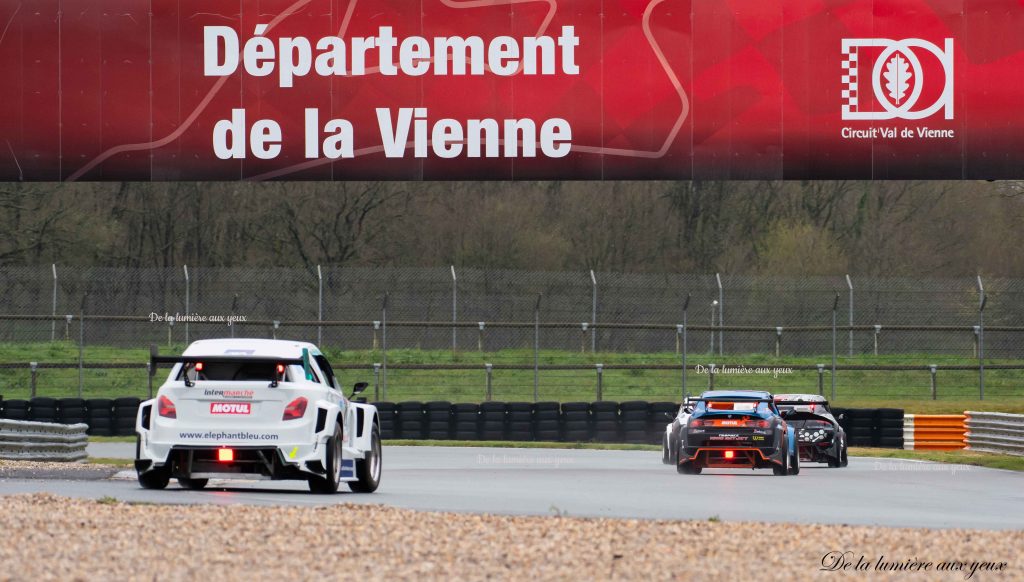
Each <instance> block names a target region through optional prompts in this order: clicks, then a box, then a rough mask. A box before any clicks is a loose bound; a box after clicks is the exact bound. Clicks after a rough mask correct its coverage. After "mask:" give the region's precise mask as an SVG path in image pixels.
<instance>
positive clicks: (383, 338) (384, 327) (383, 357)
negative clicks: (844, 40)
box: [380, 291, 389, 399]
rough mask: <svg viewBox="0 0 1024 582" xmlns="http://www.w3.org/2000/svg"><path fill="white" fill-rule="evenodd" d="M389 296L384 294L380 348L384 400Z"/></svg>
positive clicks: (386, 377) (386, 371) (386, 392)
mask: <svg viewBox="0 0 1024 582" xmlns="http://www.w3.org/2000/svg"><path fill="white" fill-rule="evenodd" d="M388 296H389V293H388V292H387V291H385V292H384V303H383V305H382V306H381V310H380V348H381V366H380V375H381V386H383V390H384V398H385V399H386V398H387V397H388Z"/></svg>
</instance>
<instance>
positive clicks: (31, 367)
mask: <svg viewBox="0 0 1024 582" xmlns="http://www.w3.org/2000/svg"><path fill="white" fill-rule="evenodd" d="M28 368H29V370H30V376H31V381H30V383H31V386H32V395H31V396H29V398H35V397H36V370H37V369H38V368H39V362H29V363H28Z"/></svg>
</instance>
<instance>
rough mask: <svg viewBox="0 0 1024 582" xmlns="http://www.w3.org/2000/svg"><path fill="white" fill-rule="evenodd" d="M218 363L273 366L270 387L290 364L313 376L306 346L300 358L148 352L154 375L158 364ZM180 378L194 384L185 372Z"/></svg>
mask: <svg viewBox="0 0 1024 582" xmlns="http://www.w3.org/2000/svg"><path fill="white" fill-rule="evenodd" d="M220 363H245V364H265V365H267V366H273V367H274V369H275V376H274V378H273V379H272V380H271V387H276V386H277V383H278V382H279V381H280V380H281V379H282V378H283V377H284V372H285V368H286V367H287V366H291V365H298V366H302V370H303V372H305V375H306V378H312V377H313V372H312V369H311V367H310V364H309V350H308V349H306V348H303V349H302V357H301V358H268V357H252V356H161V355H160V354H159V353H158V352H157V349H156V346H153V347H151V348H150V352H149V375H150V376H153V375H155V374H156V369H157V367H159V366H160V365H164V366H168V365H170V366H173V365H175V364H184V365H186V366H191V367H192V368H193V369H197V370H199V369H202V367H203V366H205V365H207V364H220ZM182 379H183V380H184V382H185V386H188V387H191V386H193V385H194V384H195V382H193V381H192V380H190V379H189V377H188V375H187V374H182Z"/></svg>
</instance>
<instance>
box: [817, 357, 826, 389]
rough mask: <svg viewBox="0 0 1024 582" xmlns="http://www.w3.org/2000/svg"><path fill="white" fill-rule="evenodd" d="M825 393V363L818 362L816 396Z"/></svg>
mask: <svg viewBox="0 0 1024 582" xmlns="http://www.w3.org/2000/svg"><path fill="white" fill-rule="evenodd" d="M824 395H825V364H818V396H824Z"/></svg>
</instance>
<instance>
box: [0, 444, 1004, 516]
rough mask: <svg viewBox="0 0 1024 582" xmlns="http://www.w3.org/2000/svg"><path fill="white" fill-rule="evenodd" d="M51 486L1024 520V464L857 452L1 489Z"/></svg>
mask: <svg viewBox="0 0 1024 582" xmlns="http://www.w3.org/2000/svg"><path fill="white" fill-rule="evenodd" d="M89 452H90V454H91V455H93V456H97V457H122V458H130V457H131V456H132V454H133V452H134V445H133V444H127V443H97V444H91V445H89ZM214 485H216V487H213V486H214ZM343 489H344V488H343ZM41 491H46V492H51V493H54V494H58V495H67V496H73V497H87V498H99V497H103V496H111V497H115V498H117V499H120V500H124V501H138V502H156V503H213V504H232V503H242V504H251V505H310V506H315V505H328V504H336V503H381V504H387V505H393V506H397V507H404V508H409V509H418V510H430V511H455V512H469V513H498V514H513V515H552V514H556V513H558V514H563V515H570V516H577V517H579V516H585V517H621V518H646V519H707V518H710V517H714V516H717V517H718V518H720V519H722V520H726V521H768V522H789V523H831V524H862V525H883V526H906V527H930V528H950V527H956V528H979V529H1021V528H1024V511H1021V510H1020V508H1021V507H1024V474H1022V473H1017V472H1012V471H1002V470H998V469H984V468H980V467H970V466H963V465H944V464H938V463H926V462H920V461H908V460H898V459H876V458H851V459H850V465H849V467H846V468H842V469H829V468H827V467H826V466H824V465H819V464H811V463H805V464H804V465H803V467H802V470H801V473H800V475H797V476H786V477H776V476H774V475H772V473H771V471H769V470H758V471H751V470H705V471H704V473H703V474H701V475H679V474H677V473H676V471H675V469H674V468H673V467H672V466H669V465H663V464H661V454H660V453H658V452H650V451H601V450H571V449H506V448H473V447H385V449H384V474H383V479H382V482H381V487H380V489H379V490H378V491H377V492H376V493H374V494H372V495H360V494H354V493H348V492H347V490H346V492H345V493H341V494H338V495H332V496H322V495H312V494H310V493H308V492H307V488H306V485H305V483H302V482H293V481H274V482H271V481H219V482H211V488H209V489H207V490H205V491H187V490H183V489H179V488H178V487H177V485H176V484H175V482H174V481H172V485H171V486H170V487H168V489H166V490H164V491H147V490H143V489H141V488H139V486H138V484H137V483H136V482H135V481H134V480H132V479H129V478H126V476H125V475H122V477H121V478H119V479H118V478H115V479H105V480H97V479H91V480H81V479H55V478H52V476H51V478H47V479H20V478H10V479H2V480H0V495H9V494H18V493H33V492H41Z"/></svg>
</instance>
